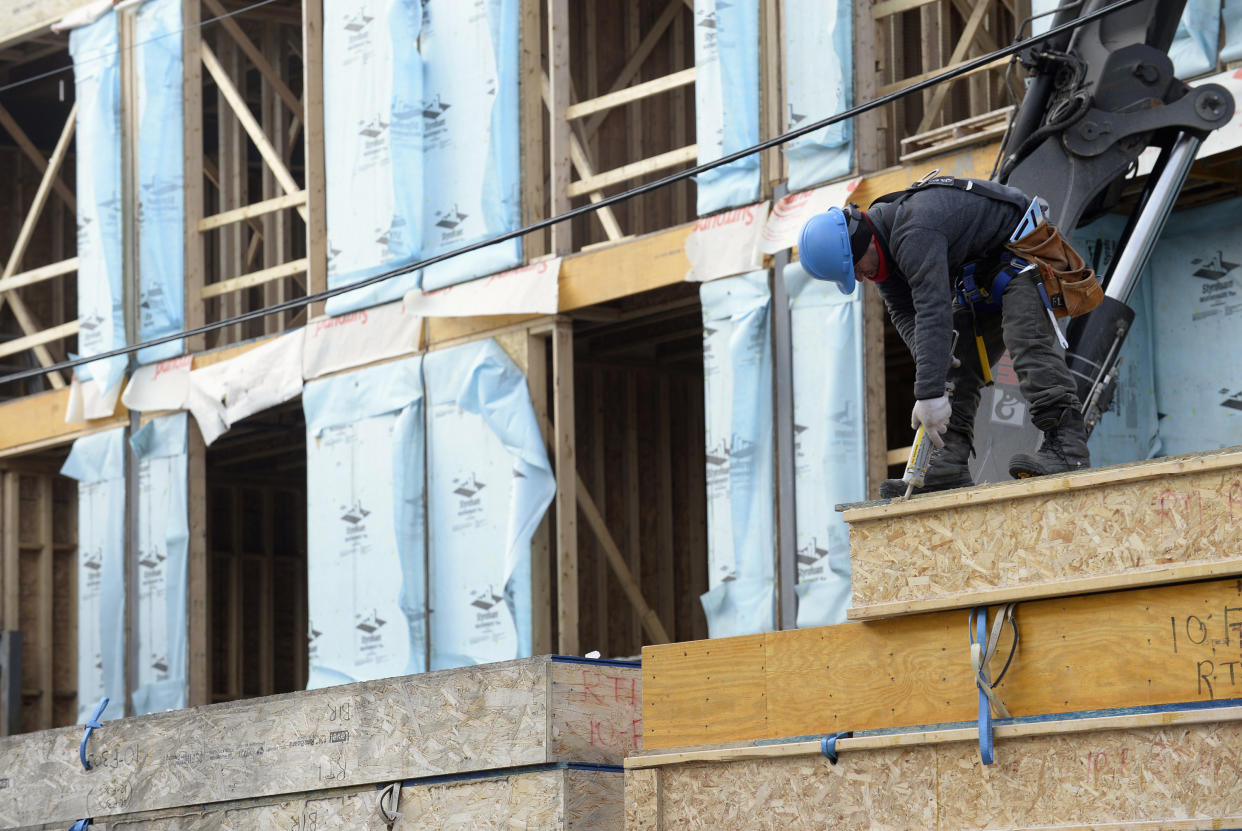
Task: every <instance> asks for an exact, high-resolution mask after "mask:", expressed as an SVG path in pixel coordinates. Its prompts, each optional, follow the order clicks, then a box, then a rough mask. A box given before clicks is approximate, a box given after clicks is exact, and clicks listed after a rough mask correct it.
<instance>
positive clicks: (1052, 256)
mask: <svg viewBox="0 0 1242 831" xmlns="http://www.w3.org/2000/svg"><path fill="white" fill-rule="evenodd" d="M1005 248H1007V249H1008V250H1009V251H1010V252H1012V253H1013V254H1014V256H1015V257H1016V258H1021V260H1025V261H1026V262H1028V263H1030V264H1031V265H1033V266H1035V268H1037V269H1038V270H1039V276H1040V280H1041V282H1042V283H1043V288H1044V292H1045V293H1046V294H1047V295H1048V299H1047V302H1048V305H1049V308H1050V309H1051V310H1052V313H1053V314H1055V315H1056V316H1057V317H1078V316H1079V315H1085V314H1086V313H1087V312H1089V311H1091V310H1092V309H1094V308H1095V307H1096V306H1098V305H1100V303H1102V302H1103V301H1104V290H1103V289H1102V288H1101V287H1100V281H1099V280H1098V279H1096V276H1095V271H1094V270H1093V269H1090V268H1088V267H1087V264H1086V263H1085V262H1084V261H1083V259H1082V257H1081V256H1080V255H1079V254H1078V252H1077V251H1075V250H1074V248H1073V246H1071V245H1070V244H1069V243H1068V242H1066V241H1065V238H1064V237H1062V236H1061V232H1060V231H1058V230H1057V229H1056V227H1055V226H1053V225H1049V224H1048V222H1047V221H1046V220H1041V221H1040V223H1039V224H1038V225H1037V226H1035V229H1034V230H1032V231H1030V232H1029V233H1027V234H1025V235H1023V236H1022V237H1019V238H1018V239H1016V240H1013V241H1011V242H1007V243H1005ZM1014 262H1017V260H1015V261H1014ZM992 294H993V296H994V297H995V296H996V295H997V293H996V292H995V290H994V291H993V292H992Z"/></svg>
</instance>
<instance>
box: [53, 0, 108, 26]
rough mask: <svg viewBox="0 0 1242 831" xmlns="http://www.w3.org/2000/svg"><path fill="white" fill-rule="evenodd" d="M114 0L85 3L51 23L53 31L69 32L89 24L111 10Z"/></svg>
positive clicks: (96, 0) (97, 0)
mask: <svg viewBox="0 0 1242 831" xmlns="http://www.w3.org/2000/svg"><path fill="white" fill-rule="evenodd" d="M113 5H114V0H95V2H93V3H87V4H86V5H84V6H82V7H81V8H77V9H74V10H73V11H71V12H69V14H67V15H65V16H64V17H62V18H61V19H60V20H58V21H57V22H55V23H53V24H52V31H53V32H71V31H72V30H74V29H80V28H82V27H83V26H89V25H91V24H92V23H94V22H95V21H96V20H98V19H99V18H101V17H103V16H104V15H105V14H107V13H108V12H110V11H112V6H113Z"/></svg>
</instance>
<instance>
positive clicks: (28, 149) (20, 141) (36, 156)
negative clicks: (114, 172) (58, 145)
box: [0, 107, 78, 214]
mask: <svg viewBox="0 0 1242 831" xmlns="http://www.w3.org/2000/svg"><path fill="white" fill-rule="evenodd" d="M0 126H2V127H4V129H5V130H7V131H8V133H9V135H10V136H11V137H12V138H13V141H14V143H15V144H17V146H18V147H20V148H21V150H22V152H23V153H25V154H26V157H27V158H29V159H30V161H31V163H32V164H33V165H34V166H35V167H36V168H37V169H38V171H39V173H44V172H46V171H47V160H46V159H44V158H43V154H42V153H40V152H39V149H38V148H37V147H35V146H34V142H32V141H31V140H30V138H29V137H28V136H27V135H26V133H25V132H24V131H23V130H22V128H21V126H20V125H19V124H18V123H17V121H16V120H15V119H14V118H13V116H12V115H10V114H9V111H8V110H6V109H5V108H4V107H0ZM52 187H53V188H54V189H55V190H56V193H57V195H58V196H60V198H61V199H62V200H63V201H64V203H65V207H67V208H68V209H69V210H70V211H71V212H72V213H75V214H76V213H77V212H78V200H77V199H76V198H75V197H74V195H73V191H71V190H70V189H69V187H68V186H67V185H66V184H65V183H64V181H63V180H62V179H61V178H60V176H59V175H57V176H56V177H55V178H54V179H53V181H52Z"/></svg>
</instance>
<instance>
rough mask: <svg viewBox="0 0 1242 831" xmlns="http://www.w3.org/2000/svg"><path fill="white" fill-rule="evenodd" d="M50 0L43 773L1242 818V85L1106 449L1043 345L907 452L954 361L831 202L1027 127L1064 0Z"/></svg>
mask: <svg viewBox="0 0 1242 831" xmlns="http://www.w3.org/2000/svg"><path fill="white" fill-rule="evenodd" d="M1144 1H1146V0H1144ZM1091 2H1092V3H1094V0H1091ZM1151 2H1154V0H1151ZM1103 5H1104V4H1096V5H1091V3H1089V4H1088V6H1089V7H1090V9H1098V8H1100V7H1102V6H1103ZM4 6H5V7H4V8H3V9H0V171H5V172H7V175H6V176H4V177H3V178H4V179H5V181H6V182H7V184H4V185H0V265H2V266H3V272H2V273H0V828H13V829H40V828H65V827H69V826H70V825H74V823H79V824H78V825H75V826H74V827H77V828H83V827H85V825H86V823H85V822H84V821H93V824H94V826H96V827H105V828H108V829H110V830H111V829H122V828H125V829H135V831H160V830H162V829H225V828H227V829H233V828H236V829H242V828H277V827H280V828H286V827H287V828H294V829H300V831H312V829H322V828H375V829H384V828H387V829H393V828H396V829H413V828H476V827H478V828H529V829H534V828H539V829H570V828H573V829H586V828H598V829H618V831H619V829H622V828H625V829H628V831H656V829H672V828H702V827H715V828H721V829H724V828H826V827H832V828H846V829H855V828H858V829H862V828H873V827H883V828H903V829H904V828H909V829H915V828H918V829H927V828H935V829H946V831H947V829H984V828H1031V827H1037V826H1038V827H1043V828H1058V829H1070V828H1074V829H1079V828H1108V829H1181V830H1182V831H1195V830H1196V829H1209V828H1212V829H1217V828H1235V827H1236V828H1242V804H1240V803H1239V799H1238V796H1237V795H1238V794H1239V793H1242V782H1240V781H1239V777H1240V776H1242V774H1239V771H1240V770H1242V628H1240V627H1242V542H1240V541H1239V540H1240V537H1239V535H1238V533H1237V529H1236V527H1235V522H1239V521H1242V451H1239V450H1238V449H1237V447H1236V446H1239V445H1242V374H1240V370H1239V369H1238V368H1239V367H1242V316H1240V315H1239V314H1238V313H1239V311H1240V310H1242V300H1239V299H1238V298H1239V296H1242V294H1240V292H1242V288H1239V285H1240V280H1242V272H1240V271H1239V269H1242V234H1240V233H1239V232H1238V230H1237V220H1236V217H1237V216H1238V215H1239V210H1242V201H1239V200H1240V199H1242V166H1240V165H1242V117H1239V116H1236V115H1233V116H1231V117H1230V118H1229V119H1228V123H1223V124H1222V126H1219V128H1217V129H1214V130H1212V131H1211V132H1210V134H1207V135H1206V137H1204V136H1198V137H1197V139H1196V141H1195V143H1194V145H1193V147H1192V148H1191V155H1190V156H1189V157H1188V158H1187V161H1186V165H1187V168H1188V170H1189V175H1188V177H1187V178H1186V179H1185V181H1184V183H1181V184H1180V190H1175V191H1174V195H1175V196H1176V203H1175V204H1173V203H1172V202H1170V205H1171V206H1172V213H1171V216H1169V217H1168V219H1167V223H1165V224H1163V227H1162V230H1160V233H1159V241H1158V242H1156V243H1155V245H1154V247H1151V248H1149V249H1148V251H1147V252H1146V256H1147V257H1148V259H1146V260H1144V262H1143V263H1142V266H1141V268H1140V270H1141V278H1140V279H1138V280H1137V283H1136V287H1135V288H1134V290H1133V293H1132V294H1131V295H1130V296H1129V298H1128V302H1129V305H1130V306H1131V307H1132V308H1133V309H1134V310H1135V315H1134V319H1133V324H1132V326H1130V328H1129V332H1128V336H1127V337H1126V339H1125V341H1124V346H1123V347H1122V348H1121V352H1120V355H1121V360H1120V363H1119V364H1118V365H1117V366H1118V369H1117V371H1116V375H1117V381H1118V383H1117V385H1116V391H1115V393H1114V394H1113V398H1112V401H1111V402H1106V406H1107V412H1106V413H1105V414H1104V416H1103V418H1102V419H1101V420H1100V422H1099V425H1098V426H1097V427H1096V428H1095V431H1094V433H1093V434H1092V436H1091V442H1090V448H1091V452H1092V458H1093V464H1094V467H1093V468H1092V469H1091V470H1088V471H1084V472H1079V473H1074V474H1066V475H1060V476H1054V477H1044V478H1036V479H1029V480H1021V481H1011V480H1010V479H1009V476H1008V473H1007V472H1006V468H1005V463H1006V462H1007V460H1008V451H1009V450H1011V449H1012V448H1014V447H1021V448H1024V449H1025V448H1027V447H1029V448H1032V449H1033V447H1034V446H1035V444H1036V443H1037V442H1038V438H1039V437H1038V432H1037V431H1034V429H1033V427H1032V425H1031V419H1030V417H1029V414H1028V408H1027V404H1026V402H1025V401H1024V400H1023V398H1022V396H1021V394H1020V392H1019V384H1018V379H1017V377H1016V375H1015V373H1014V371H1013V369H1012V363H1011V362H1010V361H1008V360H1007V359H1002V361H1001V362H1000V364H999V365H998V367H997V371H996V379H995V384H994V385H993V386H991V387H989V388H988V389H987V390H985V391H984V394H983V401H982V405H981V407H980V412H979V416H978V422H979V427H978V434H977V435H976V441H975V456H974V458H973V459H972V460H971V468H972V471H973V473H974V475H975V477H976V481H978V482H980V483H988V484H986V485H981V486H980V487H977V488H972V489H963V490H955V491H947V492H945V493H943V494H934V495H926V496H920V497H916V498H913V499H908V500H898V501H894V502H891V503H885V502H868V500H869V499H874V498H875V496H876V495H877V488H878V485H879V483H880V481H881V480H883V479H885V478H888V477H892V476H896V477H900V476H901V474H902V471H903V470H904V467H905V464H906V460H907V458H908V456H909V455H910V450H911V447H910V445H911V440H912V438H913V431H912V430H911V429H910V428H909V427H908V426H907V425H908V420H907V416H906V413H907V412H908V411H909V410H910V407H911V405H912V404H913V401H914V395H913V390H912V381H913V378H914V360H913V358H912V357H911V356H910V354H909V352H908V351H907V349H906V346H905V344H904V343H903V342H902V340H901V338H900V337H899V335H898V333H897V332H896V330H895V329H894V328H893V327H892V325H891V324H890V323H889V322H888V321H887V318H886V315H885V312H884V304H883V303H882V302H881V300H880V298H879V295H878V293H877V291H876V289H875V286H873V285H860V288H859V289H858V290H857V291H855V292H854V293H853V294H850V295H845V294H842V293H841V292H839V291H838V290H837V288H836V286H834V285H832V284H830V283H826V282H823V281H819V280H814V279H811V275H809V273H808V272H807V271H806V270H805V269H803V267H802V266H801V265H800V263H799V260H798V252H797V249H796V243H797V240H798V234H799V231H800V230H801V228H802V226H803V224H804V223H805V221H806V220H807V219H808V218H810V217H811V216H813V215H815V214H817V213H820V212H822V211H824V210H826V209H827V208H828V207H830V206H841V205H844V204H846V203H849V202H854V203H857V204H859V205H861V206H863V207H866V206H867V205H868V204H869V203H870V202H871V201H872V200H873V199H875V198H876V197H879V196H881V195H884V194H887V193H890V192H893V191H897V190H901V189H903V188H905V187H907V186H908V185H910V184H911V183H912V182H914V181H916V180H919V179H920V178H922V177H924V176H925V175H926V174H927V173H928V172H929V171H932V170H939V171H940V172H941V173H942V174H944V175H951V176H957V177H974V178H981V179H988V178H993V177H994V175H995V174H996V171H997V170H998V169H999V166H1000V164H1001V162H1002V147H1003V143H1004V142H1005V141H1006V132H1007V130H1009V129H1012V127H1011V125H1012V124H1013V123H1014V119H1013V114H1014V113H1015V111H1016V110H1018V109H1019V108H1020V106H1021V103H1022V101H1023V96H1024V95H1026V94H1027V86H1028V85H1027V84H1026V83H1025V82H1024V81H1025V77H1026V75H1027V70H1026V69H1025V68H1024V66H1023V64H1022V63H1020V62H1019V57H1022V58H1023V60H1026V59H1028V58H1029V57H1030V55H1029V53H1028V54H1026V55H1020V56H1019V55H1015V56H1010V55H1008V54H1006V53H1005V49H1006V47H1009V46H1010V45H1011V44H1014V43H1017V42H1019V41H1022V40H1023V39H1025V38H1029V37H1031V36H1033V35H1038V34H1041V33H1043V32H1046V31H1048V29H1049V27H1050V26H1053V25H1056V24H1057V23H1059V22H1061V21H1063V20H1065V19H1066V15H1067V14H1069V13H1068V12H1061V13H1058V15H1057V16H1056V18H1055V22H1054V19H1053V18H1051V17H1050V15H1049V14H1048V13H1051V12H1053V11H1054V10H1055V8H1056V3H1055V2H1044V0H853V2H852V3H845V2H842V3H827V2H822V0H729V1H728V2H725V0H625V2H602V1H601V0H577V2H570V0H468V2H463V0H382V1H381V0H96V1H95V2H86V1H85V0H38V1H37V2H36V0H10V1H9V2H7V3H5V4H4ZM1134 8H1140V6H1134ZM1082 13H1083V14H1087V13H1088V9H1087V8H1086V7H1084V10H1083V11H1082ZM1144 13H1146V12H1144ZM1118 14H1120V12H1118ZM1181 14H1182V16H1181V23H1180V25H1179V26H1178V27H1177V33H1176V35H1175V36H1174V35H1172V34H1171V33H1170V34H1169V37H1168V38H1167V39H1168V40H1171V45H1169V46H1168V47H1167V51H1168V55H1169V57H1170V58H1171V61H1172V63H1171V70H1170V71H1173V72H1175V73H1176V78H1179V79H1182V80H1184V81H1186V82H1187V83H1189V84H1190V85H1191V88H1192V89H1199V88H1203V87H1205V86H1206V85H1216V86H1212V87H1211V88H1212V89H1217V88H1223V89H1224V90H1225V91H1228V92H1230V93H1232V94H1233V95H1234V97H1235V98H1242V70H1237V69H1235V67H1238V66H1242V16H1240V13H1239V11H1238V10H1237V9H1236V8H1234V5H1233V4H1232V3H1231V2H1223V0H1189V2H1188V3H1187V4H1186V7H1185V10H1184V12H1182V13H1181ZM1073 16H1074V15H1073V14H1069V17H1070V18H1072V17H1073ZM1105 40H1107V38H1105ZM954 70H956V71H957V74H956V75H955V77H954V78H953V79H952V80H949V81H945V82H943V83H938V84H934V85H925V86H921V87H920V86H919V85H920V84H922V83H923V82H926V81H929V80H931V79H935V78H937V77H938V76H940V75H942V74H943V73H945V72H949V71H954ZM1143 71H1144V72H1146V71H1147V70H1146V69H1145V65H1144V68H1143ZM1130 74H1131V75H1135V76H1143V72H1139V71H1137V70H1136V71H1135V72H1133V73H1130ZM912 88H914V91H913V92H910V93H909V94H904V95H895V94H897V93H902V92H908V91H910V90H911V89H912ZM880 98H891V100H887V101H886V102H885V103H883V104H882V105H880V106H876V107H872V108H867V109H865V110H864V111H863V112H861V113H859V114H857V115H856V116H854V117H852V118H849V119H845V120H838V121H832V120H831V117H832V116H834V115H837V114H840V113H844V112H846V111H848V110H850V109H851V108H852V107H855V106H856V105H858V104H863V103H866V102H872V101H876V100H877V99H880ZM1132 109H1134V108H1132ZM1149 109H1157V108H1156V107H1154V106H1153V107H1149ZM1201 109H1202V108H1201ZM1230 112H1232V110H1230ZM823 121H829V122H830V123H826V124H822V125H821V126H818V127H817V128H816V129H815V130H813V131H809V132H805V133H802V134H799V135H798V136H797V137H795V138H793V139H791V140H789V141H786V142H782V143H776V144H773V145H772V146H769V147H765V148H764V149H762V150H761V151H758V152H754V153H751V154H749V155H744V156H742V157H740V158H738V159H736V160H734V161H731V162H729V163H728V164H725V165H723V166H719V167H710V168H709V169H704V170H699V171H697V172H696V174H695V175H694V176H693V177H692V178H691V177H682V178H677V177H675V176H673V179H672V181H668V182H664V183H662V184H661V185H660V186H659V187H656V188H651V189H640V190H639V192H637V193H634V194H632V195H630V196H628V197H627V198H625V199H623V200H613V199H612V197H614V196H616V195H618V194H623V193H628V192H629V191H630V190H631V189H633V188H636V187H640V186H642V185H648V184H652V183H655V182H658V181H661V180H662V179H664V178H666V177H670V176H671V175H672V174H676V173H678V172H682V171H688V170H690V169H691V168H695V167H696V166H699V165H703V164H707V163H710V162H712V161H714V160H717V159H721V158H722V157H724V156H726V155H729V154H733V153H737V152H738V151H743V150H747V149H749V148H753V147H754V146H755V145H758V144H760V143H763V142H767V141H768V140H771V139H775V138H777V137H780V136H783V135H785V134H787V133H789V132H791V131H797V130H798V129H799V128H800V127H805V126H807V125H816V124H819V123H820V122H823ZM1110 123H1115V122H1110ZM1097 132H1104V133H1107V132H1108V128H1107V125H1106V128H1105V129H1103V130H1101V131H1097ZM1198 139H1202V141H1201V143H1200V142H1199V141H1198ZM1141 149H1142V147H1141V146H1138V147H1135V148H1133V152H1134V156H1135V158H1134V159H1133V160H1132V161H1131V162H1130V163H1128V164H1127V165H1126V172H1125V175H1124V177H1122V178H1119V179H1118V180H1117V181H1116V182H1115V183H1113V184H1112V186H1111V187H1110V189H1109V199H1108V204H1107V207H1106V208H1101V209H1099V210H1094V211H1090V212H1088V214H1087V215H1084V216H1083V217H1082V221H1081V222H1080V223H1073V224H1077V225H1078V227H1077V228H1076V229H1074V231H1073V237H1074V242H1075V245H1076V247H1077V248H1078V250H1079V251H1080V252H1081V253H1082V254H1083V255H1084V257H1086V259H1087V260H1088V262H1089V264H1090V265H1092V266H1093V267H1094V268H1095V269H1096V270H1097V271H1098V272H1099V273H1100V274H1101V275H1104V274H1106V273H1107V272H1109V269H1110V263H1111V262H1112V261H1113V259H1114V254H1117V253H1118V252H1119V251H1122V250H1124V249H1126V247H1127V242H1128V241H1129V240H1131V231H1132V230H1133V227H1134V226H1133V222H1131V223H1130V224H1127V216H1128V215H1130V214H1132V213H1135V212H1140V213H1141V212H1142V211H1143V210H1144V208H1145V206H1147V205H1149V204H1150V203H1151V201H1152V196H1151V194H1152V192H1153V190H1152V187H1151V186H1150V183H1151V182H1153V181H1155V180H1157V179H1158V178H1159V177H1161V176H1164V175H1166V172H1167V171H1168V170H1169V169H1170V162H1169V153H1168V148H1165V151H1164V152H1161V150H1160V148H1157V147H1152V148H1150V149H1149V150H1148V151H1147V152H1144V153H1142V154H1140V153H1139V150H1141ZM1055 188H1056V185H1055V183H1049V189H1050V190H1055ZM1054 201H1055V200H1054ZM601 202H606V203H607V204H604V205H602V206H599V205H597V203H601ZM592 206H595V207H592ZM1097 207H1098V204H1097ZM567 213H568V214H571V216H570V217H569V218H566V219H564V220H563V221H559V222H555V223H553V222H546V221H545V220H548V219H550V218H553V217H560V216H563V215H565V214H567ZM1161 222H1162V223H1163V222H1164V218H1163V217H1162V218H1161ZM532 226H534V227H533V229H532ZM1158 230H1159V229H1158ZM75 231H76V233H75ZM1067 236H1068V234H1067ZM1152 238H1153V240H1154V239H1155V235H1153V237H1152ZM483 243H488V244H486V245H483ZM462 249H469V250H466V251H464V252H463V251H462ZM129 347H133V348H132V349H130V348H129ZM79 359H83V360H79ZM1024 443H1025V444H1024ZM1231 448H1232V449H1231ZM963 623H967V624H968V625H967V626H963ZM963 629H965V630H966V631H963Z"/></svg>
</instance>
